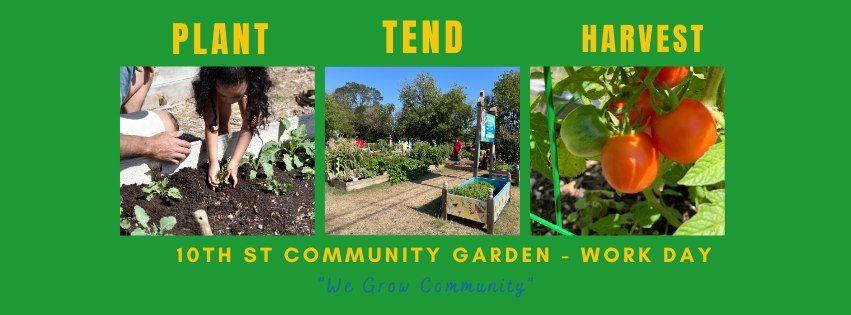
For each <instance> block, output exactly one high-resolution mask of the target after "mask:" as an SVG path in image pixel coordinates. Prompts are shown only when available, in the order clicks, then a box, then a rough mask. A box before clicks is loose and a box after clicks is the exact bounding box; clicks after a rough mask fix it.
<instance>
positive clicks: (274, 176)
mask: <svg viewBox="0 0 851 315" xmlns="http://www.w3.org/2000/svg"><path fill="white" fill-rule="evenodd" d="M312 131H313V115H307V116H302V117H293V118H290V119H286V118H284V119H281V120H280V121H279V122H275V123H271V124H268V125H267V126H265V128H262V129H261V132H260V135H259V136H255V137H254V138H253V139H252V143H251V145H249V148H248V151H247V154H246V156H245V157H244V158H243V161H242V164H241V166H240V170H239V173H238V174H239V176H238V177H239V184H238V185H237V186H236V187H231V186H230V185H222V186H220V188H219V189H217V190H212V189H211V188H210V187H209V185H208V184H207V180H206V178H207V176H206V174H207V171H206V168H207V165H208V163H207V161H206V159H205V157H206V153H201V151H202V150H203V148H202V145H201V143H200V142H201V141H200V140H199V141H196V142H193V143H192V153H191V154H190V157H189V158H187V159H186V160H184V161H183V162H182V163H181V164H178V165H163V164H160V163H159V162H156V161H153V160H149V159H145V158H139V159H133V160H128V161H125V162H122V171H121V182H122V185H121V189H120V191H121V215H120V217H121V220H120V233H121V234H122V235H126V234H136V235H145V234H147V235H152V234H153V235H159V234H176V235H202V234H212V235H290V234H299V235H310V234H313V233H314V211H313V207H314V202H313V200H314V181H313V169H312V167H313V165H314V162H315V158H314V156H313V154H314V152H313V151H314V144H313V140H312V136H313V132H312ZM236 137H237V132H234V133H232V134H230V135H225V136H221V137H220V142H222V145H220V147H221V148H225V147H226V148H229V149H230V150H232V147H233V145H234V143H235V140H236ZM225 145H226V146H225ZM222 151H225V150H222ZM224 154H225V152H221V153H220V156H223V155H224ZM198 210H202V211H200V212H199V211H198ZM199 213H201V214H203V216H201V217H199Z"/></svg>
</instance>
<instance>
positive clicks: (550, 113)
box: [544, 67, 562, 228]
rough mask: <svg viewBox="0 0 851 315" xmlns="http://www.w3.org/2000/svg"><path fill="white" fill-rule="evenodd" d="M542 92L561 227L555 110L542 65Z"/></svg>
mask: <svg viewBox="0 0 851 315" xmlns="http://www.w3.org/2000/svg"><path fill="white" fill-rule="evenodd" d="M544 93H546V97H547V132H549V134H550V159H551V160H552V161H551V162H550V165H552V168H553V195H554V197H555V206H556V220H555V223H556V226H558V227H559V228H561V227H562V226H561V221H562V219H561V185H560V183H561V180H560V178H561V177H559V175H558V150H557V149H556V140H557V139H556V129H555V125H556V114H555V113H556V112H555V109H554V108H553V107H554V105H553V78H552V75H551V73H550V67H544Z"/></svg>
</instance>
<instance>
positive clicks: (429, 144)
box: [324, 67, 520, 235]
mask: <svg viewBox="0 0 851 315" xmlns="http://www.w3.org/2000/svg"><path fill="white" fill-rule="evenodd" d="M325 90H326V92H325V95H326V97H325V134H326V138H325V139H326V143H325V172H326V174H324V176H325V182H326V184H325V232H326V233H327V234H330V235H483V234H502V235H517V234H519V231H520V192H519V189H518V187H517V180H518V165H519V163H520V155H519V139H520V137H519V136H520V121H519V120H520V116H519V110H520V72H519V70H518V68H516V67H514V68H510V67H489V68H485V67H464V68H462V67H447V68H416V67H399V68H382V67H377V68H326V73H325Z"/></svg>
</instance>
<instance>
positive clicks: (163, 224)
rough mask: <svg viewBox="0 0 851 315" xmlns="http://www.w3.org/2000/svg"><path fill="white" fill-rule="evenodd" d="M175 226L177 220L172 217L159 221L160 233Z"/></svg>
mask: <svg viewBox="0 0 851 315" xmlns="http://www.w3.org/2000/svg"><path fill="white" fill-rule="evenodd" d="M176 224H177V219H176V218H175V217H172V216H168V217H163V218H161V219H160V232H165V231H168V230H171V229H173V228H174V226H175V225H176Z"/></svg>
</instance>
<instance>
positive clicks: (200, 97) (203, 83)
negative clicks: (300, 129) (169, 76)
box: [192, 67, 272, 133]
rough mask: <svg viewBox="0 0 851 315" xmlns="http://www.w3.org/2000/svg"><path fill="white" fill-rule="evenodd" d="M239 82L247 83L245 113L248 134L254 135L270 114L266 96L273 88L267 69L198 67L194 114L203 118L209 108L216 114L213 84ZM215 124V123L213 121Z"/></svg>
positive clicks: (214, 87) (194, 83) (193, 88)
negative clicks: (205, 110) (249, 131)
mask: <svg viewBox="0 0 851 315" xmlns="http://www.w3.org/2000/svg"><path fill="white" fill-rule="evenodd" d="M242 82H246V83H248V90H247V91H246V94H247V95H248V104H246V110H247V111H248V113H247V114H248V115H246V117H248V119H249V126H250V128H251V131H252V132H254V133H257V129H258V127H259V126H261V125H263V124H265V123H266V119H267V118H269V116H270V115H271V114H270V113H269V96H268V95H266V94H267V93H268V92H269V89H270V88H271V87H272V80H270V79H269V72H267V71H266V67H201V70H200V72H199V73H198V79H196V80H195V81H193V82H192V90H193V92H194V93H195V112H196V113H198V115H200V116H201V118H204V109H205V108H207V107H210V108H211V109H212V112H213V113H215V112H216V109H215V108H214V107H213V106H214V105H213V102H214V100H215V97H216V83H219V84H221V85H223V86H234V85H237V84H240V83H242ZM216 119H218V117H216ZM215 123H218V121H216V122H215Z"/></svg>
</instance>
